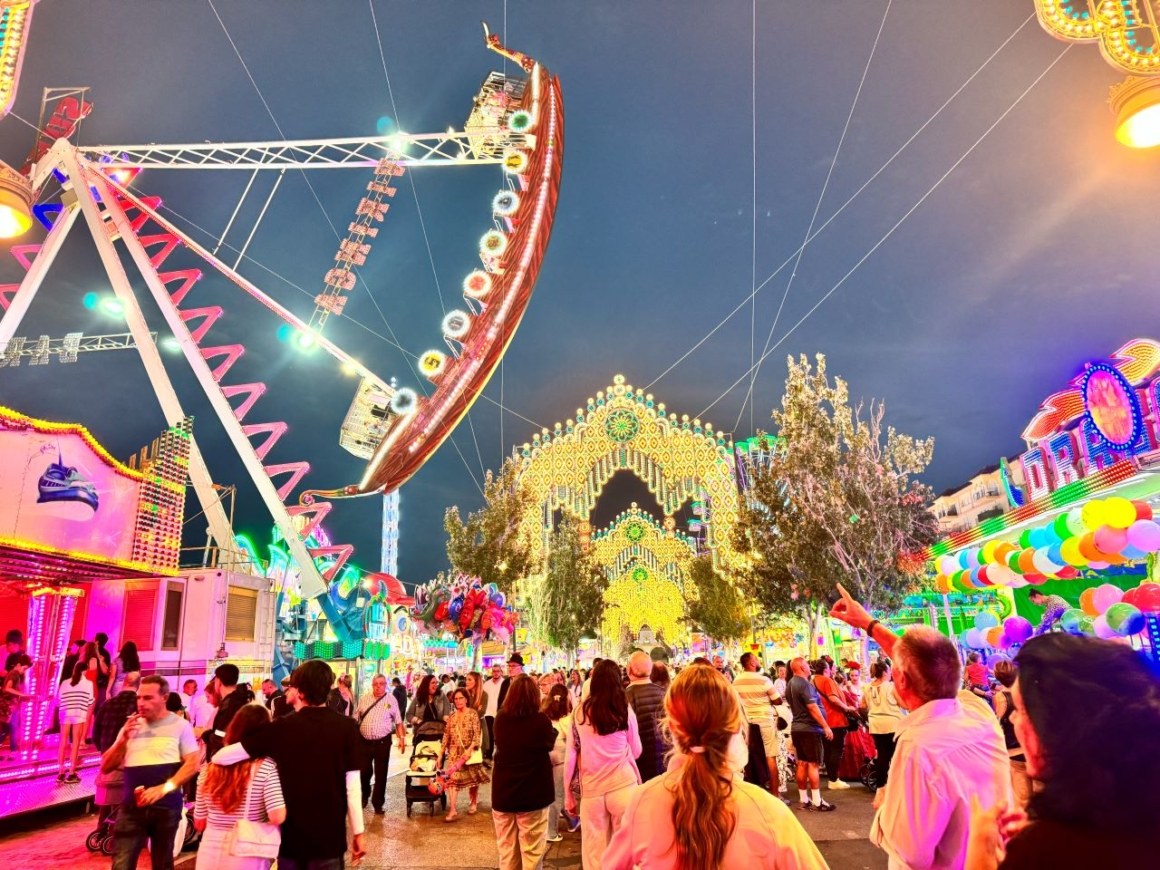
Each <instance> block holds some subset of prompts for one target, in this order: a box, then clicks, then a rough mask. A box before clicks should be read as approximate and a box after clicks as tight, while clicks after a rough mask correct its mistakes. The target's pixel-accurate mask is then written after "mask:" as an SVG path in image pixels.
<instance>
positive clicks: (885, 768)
mask: <svg viewBox="0 0 1160 870" xmlns="http://www.w3.org/2000/svg"><path fill="white" fill-rule="evenodd" d="M870 736H871V737H873V738H874V748H875V749H876V750H877V751H878V757H877V758H875V759H874V778H875V780H877V785H878V787H879V788H885V787H886V782H887V780H888V779H889V778H890V762H891V761H892V760H893V759H894V732H893V731H891V732H889V733H887V734H871V735H870Z"/></svg>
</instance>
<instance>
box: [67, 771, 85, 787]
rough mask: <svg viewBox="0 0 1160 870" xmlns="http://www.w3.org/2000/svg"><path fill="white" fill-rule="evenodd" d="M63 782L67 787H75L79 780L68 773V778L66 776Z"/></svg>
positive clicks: (74, 775) (73, 774)
mask: <svg viewBox="0 0 1160 870" xmlns="http://www.w3.org/2000/svg"><path fill="white" fill-rule="evenodd" d="M64 781H65V782H66V783H68V784H69V785H76V784H77V783H78V782H80V781H81V778H80V777H79V776H77V775H76V774H75V773H70V774H69V775H68V776H66V777H65V778H64Z"/></svg>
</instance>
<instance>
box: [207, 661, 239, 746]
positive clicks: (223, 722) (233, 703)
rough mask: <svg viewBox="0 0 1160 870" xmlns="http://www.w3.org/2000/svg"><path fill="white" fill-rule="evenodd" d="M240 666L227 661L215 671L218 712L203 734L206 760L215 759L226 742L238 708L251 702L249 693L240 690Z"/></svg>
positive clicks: (214, 680)
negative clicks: (211, 724)
mask: <svg viewBox="0 0 1160 870" xmlns="http://www.w3.org/2000/svg"><path fill="white" fill-rule="evenodd" d="M238 677H239V672H238V666H237V665H232V664H230V663H229V662H226V663H225V664H224V665H218V666H217V670H215V671H214V672H213V682H214V693H215V694H216V695H217V699H218V702H217V713H216V714H215V715H214V717H213V727H212V728H211V729H210V730H208V731H206V732H205V733H204V734H203V735H202V739H203V740H204V741H205V760H206V761H207V762H209V761H212V760H213V756H214V753H215V752H217V751H218V750H219V749H221V748H222V744H223V743H224V742H225V736H226V729H227V728H229V727H230V723H231V722H233V721H234V716H236V715H237V714H238V710H240V709H242V707H244V706H246V704H247V703H249V700H250V698H249V694H248V693H246V692H239V691H238Z"/></svg>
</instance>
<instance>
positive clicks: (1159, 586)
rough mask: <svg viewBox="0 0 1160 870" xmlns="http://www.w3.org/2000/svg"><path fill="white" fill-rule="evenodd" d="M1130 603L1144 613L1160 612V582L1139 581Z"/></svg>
mask: <svg viewBox="0 0 1160 870" xmlns="http://www.w3.org/2000/svg"><path fill="white" fill-rule="evenodd" d="M1135 591H1136V597H1135V601H1133V602H1132V603H1133V604H1135V605H1136V607H1138V608H1140V610H1141V611H1143V612H1144V613H1160V583H1141V584H1140V586H1139V588H1138V589H1136V590H1135Z"/></svg>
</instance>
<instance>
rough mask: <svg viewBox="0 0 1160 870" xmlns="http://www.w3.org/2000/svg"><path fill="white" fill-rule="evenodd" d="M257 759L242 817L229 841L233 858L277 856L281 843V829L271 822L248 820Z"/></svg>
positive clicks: (258, 763)
mask: <svg viewBox="0 0 1160 870" xmlns="http://www.w3.org/2000/svg"><path fill="white" fill-rule="evenodd" d="M261 765H262V762H261V761H259V762H257V763H256V764H254V767H253V770H252V771H251V773H250V784H249V786H248V787H247V788H246V801H245V804H244V805H243V807H242V817H241V818H240V819H238V823H237V824H236V825H235V826H234V832H233V837H232V838H231V841H230V854H231V855H232V856H234V857H235V858H271V859H273V858H277V857H278V849H279V847H280V846H281V845H282V831H281V829H279V827H278V826H277V825H275V824H274V823H273V822H251V821H250V798H251V797H252V796H253V793H254V778H255V777H256V776H257V775H258V768H259V767H260V766H261Z"/></svg>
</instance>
